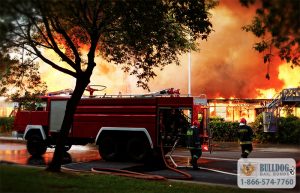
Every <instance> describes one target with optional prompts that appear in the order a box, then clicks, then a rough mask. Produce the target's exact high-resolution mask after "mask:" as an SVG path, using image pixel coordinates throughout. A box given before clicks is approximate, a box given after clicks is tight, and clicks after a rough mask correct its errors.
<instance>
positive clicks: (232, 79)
mask: <svg viewBox="0 0 300 193" xmlns="http://www.w3.org/2000/svg"><path fill="white" fill-rule="evenodd" d="M254 13H255V8H251V9H248V8H245V7H241V6H240V4H239V3H237V2H234V1H231V0H228V1H225V0H224V1H220V5H219V6H218V7H217V8H216V9H215V10H214V11H213V12H212V22H213V28H214V30H215V31H214V32H213V33H212V34H211V35H210V37H209V39H208V41H207V42H200V52H192V53H191V55H192V64H191V65H192V94H193V95H200V94H203V93H204V94H206V95H207V97H208V98H218V97H223V98H229V97H233V98H272V97H274V95H275V94H276V93H278V92H280V90H282V89H283V88H286V87H297V86H299V85H300V76H297V74H298V73H299V67H298V68H295V69H291V68H290V67H289V65H288V64H285V63H283V62H282V61H280V60H279V59H276V58H275V59H273V60H272V62H271V64H270V66H269V71H268V70H267V69H268V67H267V65H266V64H264V63H263V59H262V55H260V54H258V53H257V52H256V51H255V50H254V49H253V48H252V46H253V43H255V42H257V39H256V38H255V37H254V36H253V35H252V34H250V33H247V32H244V31H242V30H241V27H242V26H243V25H246V24H248V23H250V21H251V20H252V17H253V15H254ZM47 54H48V55H50V57H51V58H52V59H53V60H56V61H58V59H57V58H55V55H54V54H52V53H47ZM187 61H188V59H187V55H183V56H181V66H176V65H170V66H167V67H166V68H165V69H164V71H159V70H157V71H156V73H157V75H158V76H157V77H156V78H155V79H154V80H152V81H151V82H150V83H149V85H150V89H151V90H152V91H155V90H162V89H164V88H170V87H174V88H179V89H180V90H181V93H187V82H188V81H187V78H188V75H187ZM96 63H97V67H96V68H95V70H94V74H93V76H92V77H91V84H100V85H105V86H107V89H106V90H105V91H103V92H102V93H98V94H104V92H106V93H107V94H118V93H119V92H121V93H122V94H123V93H124V94H129V93H130V94H132V93H136V94H138V93H144V92H146V91H144V90H142V89H140V88H137V87H136V81H137V80H136V78H135V77H132V76H129V75H128V74H126V73H123V72H122V71H121V70H120V68H119V67H118V66H117V65H114V64H110V63H107V62H106V61H104V60H103V59H101V58H96ZM266 73H269V74H270V77H271V79H270V80H267V79H266V78H265V75H266ZM41 74H42V77H43V79H44V80H45V81H46V82H47V85H48V89H49V91H55V90H61V89H66V88H74V85H75V80H74V78H72V77H69V76H68V75H64V74H62V73H60V72H58V71H56V70H54V69H51V68H50V67H49V66H47V65H46V64H41ZM174 77H176V78H174ZM96 94H97V93H96Z"/></svg>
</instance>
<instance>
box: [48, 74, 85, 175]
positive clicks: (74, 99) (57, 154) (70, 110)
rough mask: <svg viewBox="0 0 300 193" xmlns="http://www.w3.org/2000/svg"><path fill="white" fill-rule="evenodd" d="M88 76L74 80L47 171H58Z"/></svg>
mask: <svg viewBox="0 0 300 193" xmlns="http://www.w3.org/2000/svg"><path fill="white" fill-rule="evenodd" d="M89 78H90V77H83V78H82V77H81V78H78V79H77V81H76V86H75V89H74V92H73V94H72V96H71V98H70V99H69V100H68V102H67V106H66V111H65V116H64V119H63V122H62V125H61V129H60V132H59V135H58V138H57V141H56V147H55V151H54V155H53V158H52V161H51V163H50V164H49V166H48V167H47V169H46V170H47V171H52V172H59V171H60V169H61V165H62V160H63V155H64V146H65V142H66V140H67V137H68V135H69V131H70V129H71V126H72V124H73V119H74V113H75V110H76V107H77V105H78V103H79V101H80V99H81V97H82V95H83V92H84V90H85V88H86V86H87V85H88V84H89V82H90V81H89Z"/></svg>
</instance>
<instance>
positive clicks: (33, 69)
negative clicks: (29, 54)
mask: <svg viewBox="0 0 300 193" xmlns="http://www.w3.org/2000/svg"><path fill="white" fill-rule="evenodd" d="M0 66H1V67H2V68H3V69H2V70H1V71H0V96H5V97H7V98H8V99H10V100H12V101H14V102H18V103H19V108H21V106H23V107H25V108H26V109H28V108H30V106H32V102H34V101H38V96H40V95H45V93H46V91H47V86H46V83H45V82H43V81H42V80H41V77H40V74H39V69H38V67H39V65H38V64H37V63H35V62H33V61H32V60H30V59H24V56H23V55H22V56H21V62H20V60H18V59H17V58H14V59H12V58H11V57H10V56H9V55H8V54H4V53H2V52H0Z"/></svg>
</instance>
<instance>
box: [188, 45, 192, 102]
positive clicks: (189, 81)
mask: <svg viewBox="0 0 300 193" xmlns="http://www.w3.org/2000/svg"><path fill="white" fill-rule="evenodd" d="M188 96H192V92H191V49H190V51H189V53H188Z"/></svg>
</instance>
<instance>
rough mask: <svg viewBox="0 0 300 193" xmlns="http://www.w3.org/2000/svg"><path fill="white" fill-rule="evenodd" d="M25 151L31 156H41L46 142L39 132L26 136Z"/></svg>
mask: <svg viewBox="0 0 300 193" xmlns="http://www.w3.org/2000/svg"><path fill="white" fill-rule="evenodd" d="M27 151H28V152H29V153H30V155H32V156H41V155H43V154H44V153H45V152H46V151H47V144H46V142H45V140H43V138H42V136H41V135H40V134H32V135H29V136H28V138H27Z"/></svg>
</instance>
